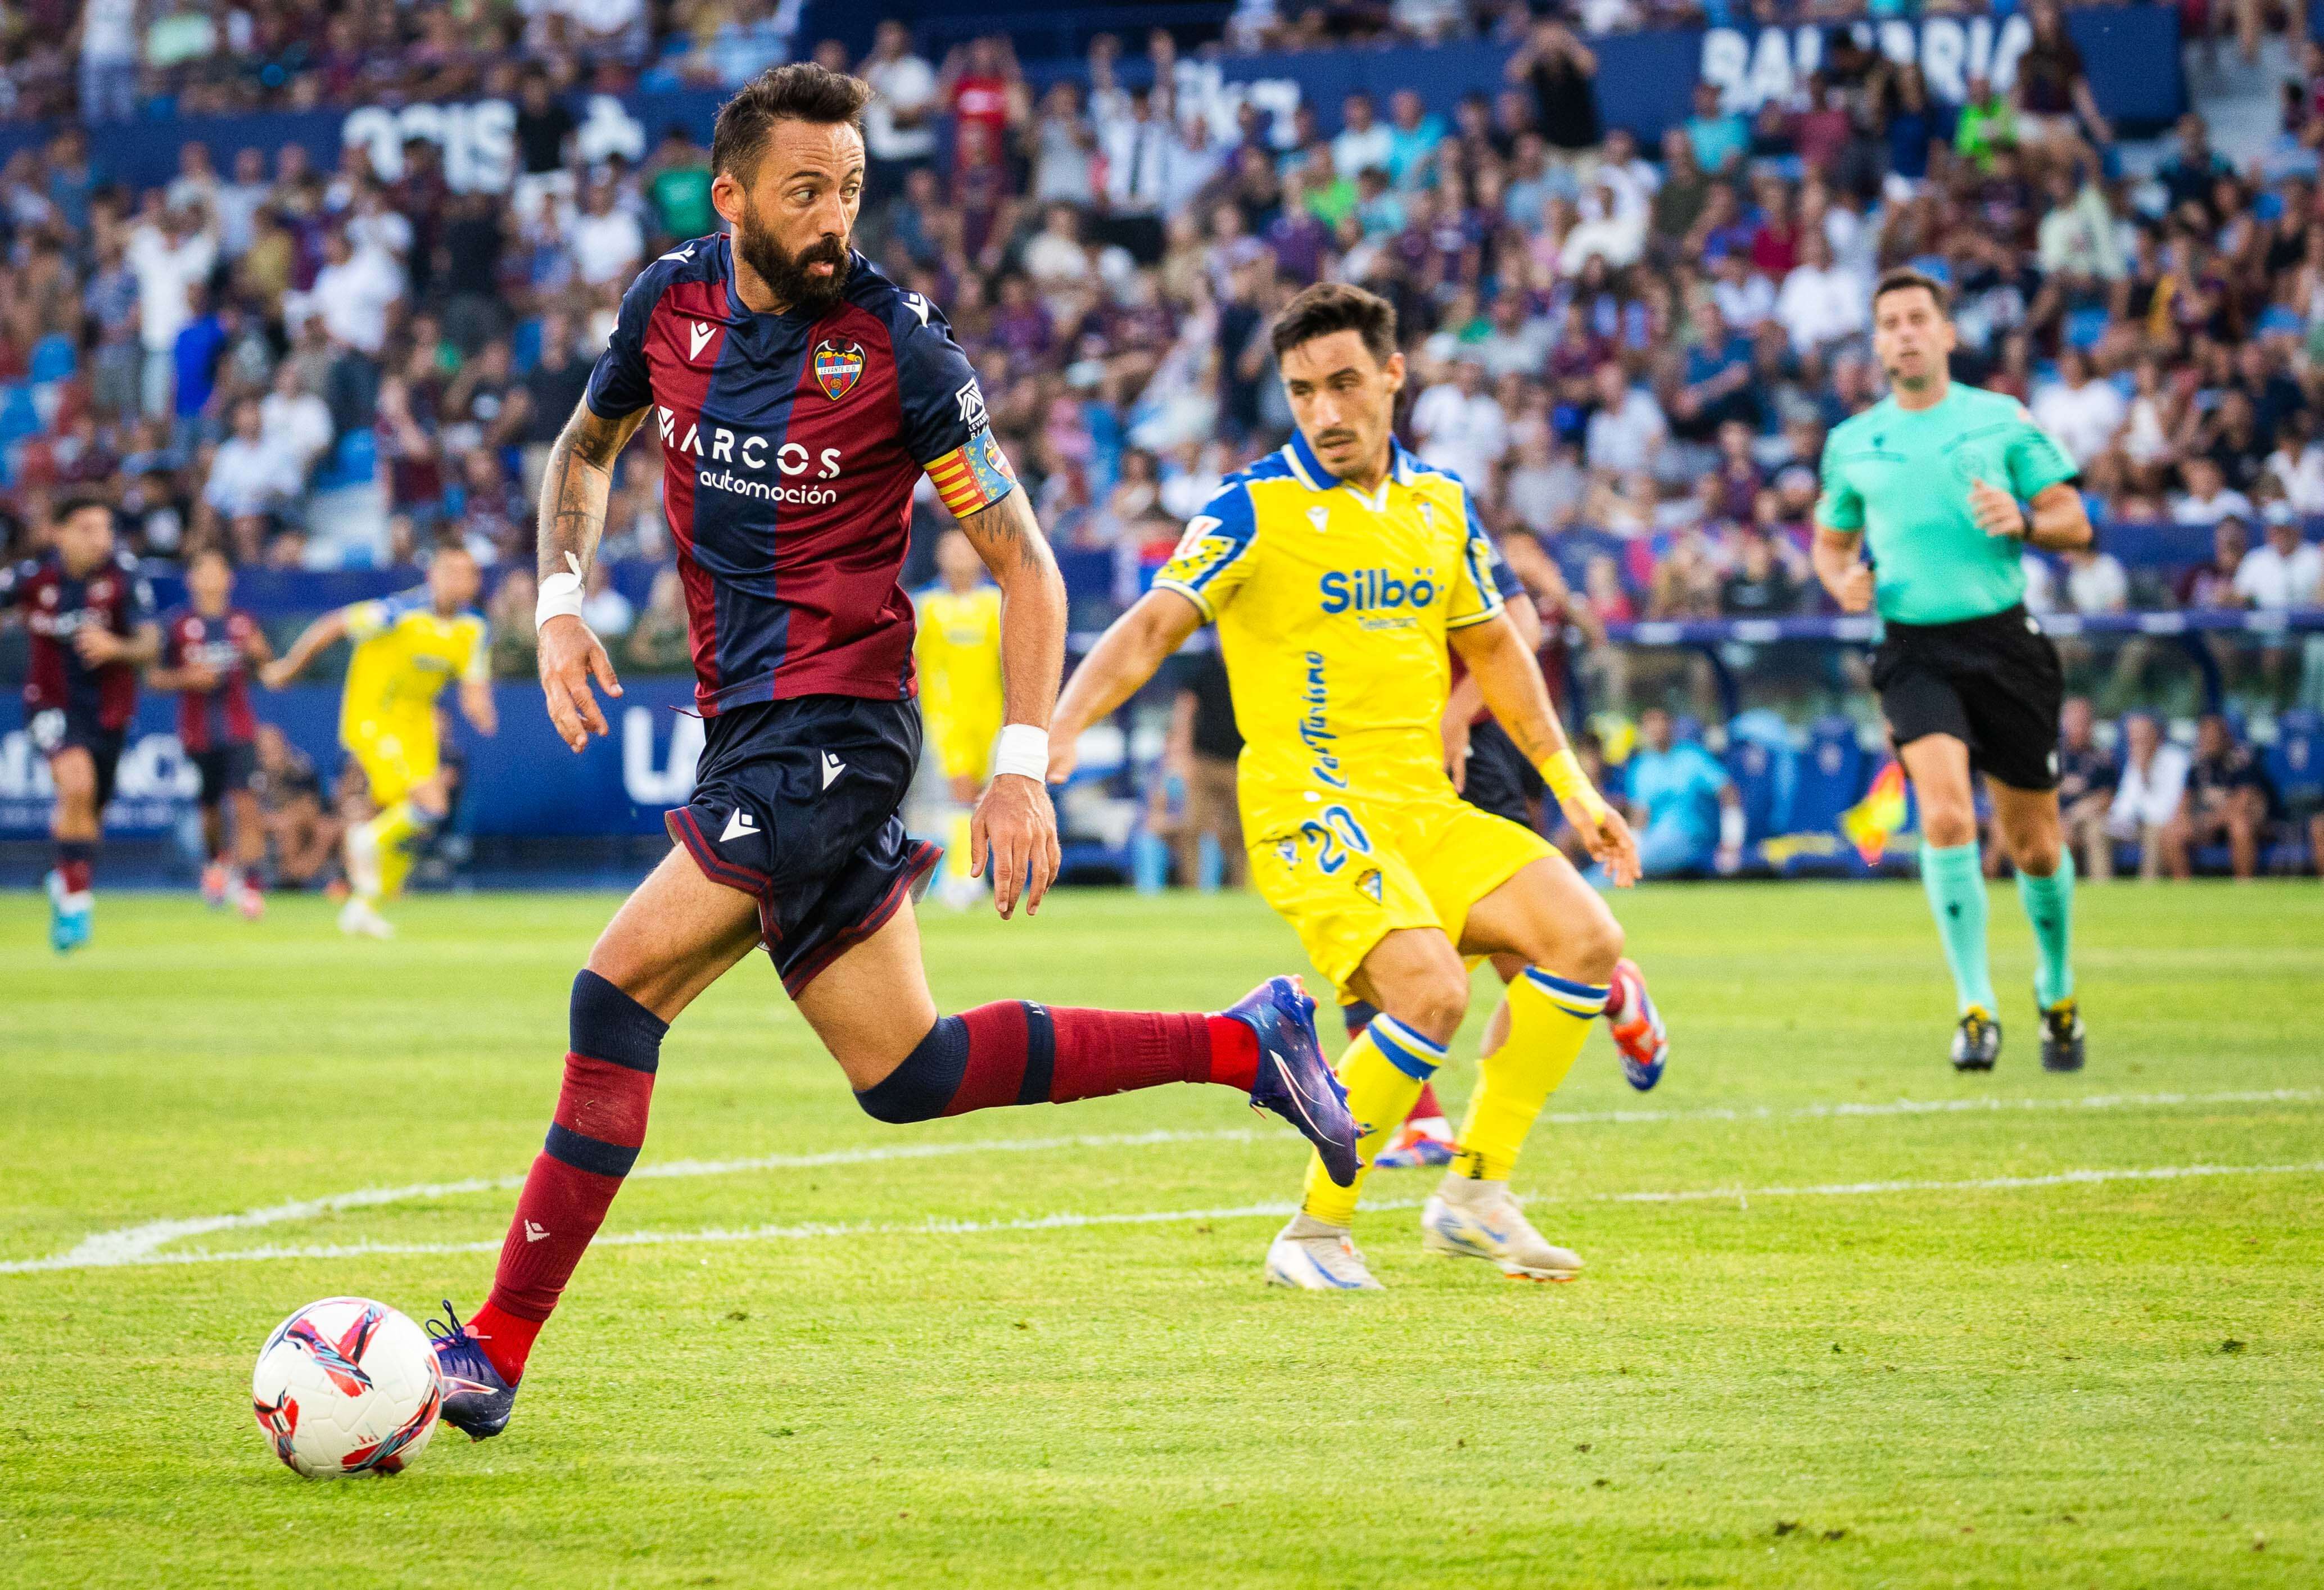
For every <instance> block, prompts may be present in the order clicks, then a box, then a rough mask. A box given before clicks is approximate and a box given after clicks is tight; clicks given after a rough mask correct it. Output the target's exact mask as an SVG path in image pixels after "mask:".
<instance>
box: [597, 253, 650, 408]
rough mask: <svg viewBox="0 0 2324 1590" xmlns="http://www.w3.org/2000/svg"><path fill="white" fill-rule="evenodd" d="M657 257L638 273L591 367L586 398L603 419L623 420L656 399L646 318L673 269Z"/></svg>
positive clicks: (624, 296)
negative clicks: (648, 358) (662, 267)
mask: <svg viewBox="0 0 2324 1590" xmlns="http://www.w3.org/2000/svg"><path fill="white" fill-rule="evenodd" d="M660 263H661V262H660V261H659V260H657V261H655V262H654V263H653V264H651V265H649V266H647V267H646V268H645V269H644V270H643V271H640V272H639V273H638V279H637V280H635V281H632V282H631V283H630V290H629V291H627V292H625V293H623V294H622V308H621V312H620V313H619V314H617V315H615V316H614V317H613V331H612V333H611V334H610V335H607V336H606V338H605V350H604V352H603V353H601V354H598V355H597V363H595V364H594V365H592V366H590V369H589V386H588V390H587V391H586V394H585V395H584V399H583V400H584V401H586V403H587V404H588V405H589V412H590V413H592V414H595V416H596V417H597V418H600V419H622V418H627V417H628V416H630V415H632V414H635V413H636V412H637V411H638V410H639V409H642V408H644V407H645V406H646V405H647V404H649V403H650V402H652V401H653V380H652V374H651V372H650V371H649V370H648V368H647V366H646V321H647V320H648V319H649V318H650V317H651V316H652V314H653V307H654V305H655V303H656V302H657V301H659V299H660V298H661V291H662V289H663V288H664V287H665V286H667V285H668V284H669V271H665V270H659V269H657V267H658V266H659V265H660Z"/></svg>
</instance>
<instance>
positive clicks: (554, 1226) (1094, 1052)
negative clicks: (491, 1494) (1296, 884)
mask: <svg viewBox="0 0 2324 1590" xmlns="http://www.w3.org/2000/svg"><path fill="white" fill-rule="evenodd" d="M883 904H885V905H886V908H887V909H889V910H890V911H891V912H892V914H890V915H888V916H887V917H886V918H885V920H884V921H882V922H881V924H880V925H878V926H877V927H876V928H873V929H871V931H870V932H869V933H868V934H867V935H866V936H864V937H863V938H862V940H861V941H860V942H855V943H853V945H852V946H851V947H849V948H848V949H846V950H845V951H844V952H842V953H840V954H839V955H838V956H837V957H836V958H835V959H834V960H831V961H830V962H829V963H828V964H827V965H825V966H823V967H822V968H821V969H820V970H819V971H814V972H810V973H807V974H806V975H807V978H808V979H809V980H807V981H805V982H800V981H799V980H798V979H799V976H800V973H799V971H798V967H797V965H796V964H794V965H793V966H791V967H790V968H788V969H787V970H790V971H791V972H792V973H793V997H794V998H795V999H796V1001H797V1002H798V1007H799V1012H800V1014H801V1015H803V1016H806V1017H807V1022H808V1024H809V1025H811V1026H813V1027H814V1028H815V1030H816V1035H817V1036H818V1037H820V1038H821V1039H822V1040H823V1043H824V1045H825V1048H827V1049H828V1050H830V1052H831V1053H832V1056H833V1058H835V1060H837V1061H838V1062H839V1064H840V1068H841V1069H842V1070H843V1071H844V1072H845V1073H846V1074H847V1079H848V1082H849V1084H850V1086H851V1087H853V1089H854V1090H855V1095H856V1098H857V1101H858V1102H859V1103H860V1104H862V1107H863V1108H864V1109H865V1111H866V1112H867V1113H869V1114H871V1115H872V1116H874V1117H877V1118H879V1119H881V1120H886V1121H917V1120H927V1119H933V1118H935V1117H940V1116H949V1115H962V1114H965V1113H966V1112H968V1111H970V1110H973V1109H986V1108H991V1107H999V1106H1007V1105H1018V1104H1039V1103H1047V1102H1056V1103H1062V1102H1065V1101H1066V1100H1068V1099H1075V1098H1100V1097H1102V1096H1104V1095H1106V1094H1111V1093H1121V1092H1127V1091H1129V1090H1130V1089H1138V1088H1150V1087H1155V1086H1157V1085H1159V1084H1161V1083H1164V1082H1220V1083H1224V1084H1226V1085H1228V1086H1230V1087H1233V1088H1235V1089H1239V1090H1240V1091H1241V1092H1243V1093H1244V1094H1245V1095H1246V1096H1247V1097H1248V1098H1250V1102H1251V1104H1252V1105H1253V1106H1255V1107H1259V1108H1262V1109H1269V1110H1272V1111H1274V1112H1275V1113H1276V1114H1277V1115H1280V1116H1282V1117H1284V1118H1285V1119H1286V1120H1287V1121H1289V1122H1290V1123H1291V1124H1292V1126H1295V1127H1296V1128H1297V1129H1298V1130H1299V1131H1300V1132H1301V1133H1302V1134H1303V1135H1305V1136H1306V1137H1307V1138H1308V1140H1309V1141H1310V1142H1311V1143H1314V1144H1315V1145H1316V1149H1317V1152H1318V1153H1323V1154H1328V1155H1330V1156H1331V1163H1333V1164H1335V1165H1337V1166H1339V1167H1340V1169H1341V1172H1342V1173H1343V1174H1344V1175H1345V1176H1346V1177H1347V1179H1349V1180H1351V1181H1352V1180H1353V1179H1354V1176H1355V1170H1356V1160H1355V1135H1356V1134H1355V1126H1354V1123H1353V1122H1352V1121H1351V1119H1350V1118H1349V1117H1348V1110H1347V1105H1346V1101H1345V1097H1344V1095H1343V1094H1342V1092H1341V1090H1340V1089H1339V1086H1338V1083H1337V1081H1336V1080H1335V1079H1333V1076H1332V1074H1331V1071H1329V1069H1328V1068H1327V1067H1326V1066H1325V1065H1324V1063H1323V1052H1322V1050H1321V1048H1320V1047H1319V1046H1318V1045H1317V1043H1316V1042H1315V1029H1314V1002H1313V1001H1312V1000H1310V999H1308V998H1307V997H1306V996H1305V995H1304V994H1303V993H1301V992H1300V990H1299V988H1298V986H1297V985H1296V982H1294V981H1293V980H1292V979H1288V978H1276V979H1269V980H1268V982H1266V983H1263V984H1261V985H1260V986H1259V988H1257V989H1255V990H1253V991H1252V993H1250V995H1249V996H1247V997H1244V998H1243V999H1242V1000H1240V1002H1238V1003H1237V1004H1235V1005H1233V1006H1230V1007H1229V1008H1228V1009H1226V1010H1224V1011H1222V1012H1218V1013H1215V1014H1211V1015H1203V1014H1200V1013H1194V1014H1163V1013H1154V1012H1142V1011H1115V1010H1075V1009H1061V1008H1052V1007H1050V1006H1043V1005H1038V1004H1035V1003H1032V1002H1030V1001H1025V1000H1009V1001H1003V1002H1001V1003H998V1004H993V1005H986V1006H980V1007H978V1008H977V1009H975V1010H972V1011H968V1012H965V1013H964V1014H963V1015H961V1016H943V1017H939V1016H937V1015H936V1006H935V1004H934V1001H933V1000H932V999H931V998H930V997H929V994H928V990H927V978H926V975H925V973H924V972H923V971H922V970H921V966H920V960H919V934H918V927H917V924H915V923H914V920H913V917H912V913H911V908H910V906H909V905H908V902H903V901H900V900H899V901H896V902H892V903H883ZM760 933H761V919H760V914H759V906H758V903H757V902H756V901H755V900H754V899H753V897H752V896H750V895H748V894H744V893H742V892H741V891H739V890H737V889H733V888H730V887H726V886H724V885H722V884H715V883H713V882H711V881H710V880H709V879H708V878H705V877H704V876H703V874H702V873H701V871H700V870H699V869H697V867H696V863H695V862H694V861H693V860H692V859H689V857H688V856H687V853H686V852H684V851H674V852H672V854H671V855H670V856H669V858H668V859H665V860H664V861H663V863H662V865H661V867H660V868H659V869H658V870H657V871H656V872H655V873H654V875H653V877H651V878H648V879H647V880H646V882H645V883H644V884H643V885H641V887H639V889H638V891H637V893H636V894H634V895H632V896H631V897H630V899H629V902H628V903H627V904H626V905H623V906H622V910H621V912H620V913H619V914H617V915H616V916H615V917H614V919H613V923H612V924H611V925H609V926H608V927H607V928H606V930H605V932H604V935H603V936H602V937H600V938H599V940H598V942H597V947H596V949H595V951H592V952H591V955H590V958H589V966H588V968H587V969H586V970H583V971H582V972H581V974H580V975H579V976H578V977H576V979H574V983H573V998H572V1006H571V1018H570V1033H571V1037H570V1043H569V1045H568V1049H567V1054H566V1058H565V1080H564V1086H563V1089H562V1090H561V1091H560V1093H559V1095H558V1104H557V1114H556V1117H555V1119H554V1121H553V1122H552V1124H551V1125H550V1126H549V1138H548V1141H547V1143H546V1144H543V1146H542V1149H541V1152H540V1153H539V1155H538V1156H537V1157H536V1158H535V1159H534V1161H533V1163H532V1169H531V1171H530V1172H529V1173H528V1174H527V1175H526V1178H525V1183H524V1189H523V1190H522V1191H521V1193H520V1194H519V1195H518V1198H517V1207H516V1213H515V1216H514V1218H512V1220H511V1222H510V1225H509V1232H508V1236H507V1238H506V1240H505V1241H503V1244H502V1246H501V1257H500V1263H499V1266H498V1268H497V1270H496V1272H495V1273H494V1276H493V1290H492V1293H491V1295H490V1296H489V1297H488V1298H487V1299H486V1300H485V1302H484V1307H483V1308H482V1309H479V1310H477V1311H476V1313H475V1317H474V1318H472V1319H469V1320H468V1321H467V1322H466V1325H465V1326H464V1325H463V1324H462V1323H461V1322H460V1320H459V1319H457V1316H456V1315H454V1314H453V1312H452V1308H451V1305H450V1304H449V1303H448V1302H447V1304H446V1306H445V1307H446V1318H445V1319H444V1321H443V1322H442V1323H441V1324H440V1325H439V1326H438V1328H437V1329H436V1330H435V1332H434V1334H435V1336H436V1337H437V1358H438V1364H439V1365H441V1366H442V1367H443V1370H444V1374H445V1378H446V1384H447V1391H446V1395H445V1400H444V1419H445V1420H446V1422H447V1423H449V1424H451V1425H452V1426H454V1427H455V1428H456V1429H463V1430H466V1431H467V1433H468V1434H469V1435H470V1436H471V1437H473V1438H476V1439H479V1440H481V1439H483V1438H484V1437H486V1436H492V1435H497V1434H499V1433H500V1431H501V1430H502V1429H503V1428H504V1427H505V1426H506V1425H507V1423H508V1419H509V1413H510V1411H511V1408H512V1404H513V1403H514V1401H515V1396H516V1391H517V1388H518V1386H519V1384H520V1383H521V1380H522V1377H523V1374H524V1367H525V1363H526V1360H527V1358H528V1357H529V1356H530V1353H531V1350H532V1345H533V1342H534V1340H535V1339H536V1338H537V1337H539V1333H540V1329H541V1327H542V1326H543V1325H544V1324H545V1323H546V1322H547V1321H548V1319H549V1315H550V1314H551V1312H552V1311H553V1310H555V1309H556V1308H557V1306H558V1300H559V1299H560V1298H561V1297H562V1295H563V1293H564V1290H565V1286H566V1283H567V1282H568V1281H569V1280H570V1279H571V1278H572V1274H573V1271H574V1268H575V1266H576V1265H577V1264H579V1263H580V1260H581V1255H582V1254H583V1253H584V1252H586V1250H587V1248H588V1246H589V1244H590V1242H591V1240H592V1239H593V1238H594V1237H595V1236H596V1234H597V1229H598V1227H599V1226H601V1225H602V1224H603V1223H604V1218H605V1213H606V1211H607V1209H610V1208H611V1207H612V1204H613V1198H614V1195H615V1194H616V1193H618V1192H619V1191H620V1190H621V1187H622V1181H623V1179H624V1178H625V1177H626V1176H627V1175H628V1174H629V1172H630V1169H631V1167H632V1165H633V1164H634V1163H636V1160H637V1156H638V1151H639V1149H640V1147H641V1145H642V1144H643V1143H644V1142H645V1130H646V1116H647V1111H648V1107H649V1106H650V1101H651V1098H652V1094H653V1079H654V1074H655V1071H656V1070H657V1068H658V1067H659V1062H660V1052H661V1042H662V1038H663V1036H664V1034H666V1033H667V1032H668V1031H669V1023H670V1022H671V1021H672V1020H674V1019H676V1017H677V1016H678V1013H679V1012H681V1011H683V1010H684V1009H685V1008H686V1007H687V1005H689V1004H691V1003H692V1002H693V1000H694V999H695V998H696V996H698V995H699V994H700V993H701V992H702V990H703V989H705V988H708V987H709V986H710V985H711V983H713V982H715V980H716V979H718V978H719V976H720V975H722V974H723V973H724V972H725V971H726V970H727V969H728V968H730V967H732V966H733V964H734V963H735V962H736V961H737V960H741V959H742V957H743V956H744V955H746V954H748V953H749V952H750V951H751V949H752V946H753V945H754V944H755V943H757V942H759V935H760Z"/></svg>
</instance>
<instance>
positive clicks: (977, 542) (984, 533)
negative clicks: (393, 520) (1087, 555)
mask: <svg viewBox="0 0 2324 1590" xmlns="http://www.w3.org/2000/svg"><path fill="white" fill-rule="evenodd" d="M960 528H961V530H962V533H964V535H966V536H967V537H968V539H969V544H970V545H971V546H973V547H975V548H976V551H977V556H980V557H982V558H983V559H984V566H985V567H986V568H988V569H991V571H992V575H993V578H995V579H997V580H999V581H1001V584H1004V585H1005V584H1008V576H1009V572H1010V571H1009V569H1008V568H1004V567H1003V566H1002V565H1004V564H1007V565H1011V566H1013V567H1014V568H1016V569H1018V570H1021V571H1023V572H1025V573H1027V574H1034V573H1037V572H1039V571H1040V570H1042V569H1044V568H1048V567H1052V566H1054V565H1055V564H1056V558H1055V557H1054V556H1051V554H1050V551H1049V541H1048V538H1047V537H1046V536H1044V535H1042V534H1041V525H1040V521H1039V520H1037V519H1035V518H1034V517H1033V505H1032V503H1031V502H1029V501H1027V500H1026V496H1025V488H1024V487H1022V486H1019V487H1018V488H1017V489H1016V490H1015V491H1013V492H1010V493H1009V495H1007V496H1006V497H1003V498H1002V499H1001V501H998V502H995V503H993V504H992V505H991V506H990V507H988V508H982V509H979V510H977V511H976V512H974V513H972V514H970V515H969V516H968V517H967V518H966V519H962V520H961V521H960Z"/></svg>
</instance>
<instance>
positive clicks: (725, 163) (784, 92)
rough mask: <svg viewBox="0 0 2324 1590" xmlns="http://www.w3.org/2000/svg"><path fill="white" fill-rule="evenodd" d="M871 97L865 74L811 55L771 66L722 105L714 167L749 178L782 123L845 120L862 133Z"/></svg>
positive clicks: (827, 123) (712, 149)
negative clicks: (819, 61)
mask: <svg viewBox="0 0 2324 1590" xmlns="http://www.w3.org/2000/svg"><path fill="white" fill-rule="evenodd" d="M870 100H871V84H869V83H867V82H865V81H864V80H863V79H862V78H853V77H850V76H848V75H847V74H846V73H845V72H835V71H833V70H831V69H829V68H828V67H821V66H817V65H816V63H815V62H813V61H811V60H797V61H793V62H791V64H790V65H788V66H776V67H769V68H768V69H766V70H765V71H762V72H761V73H760V74H759V75H758V76H757V77H755V78H752V79H751V80H750V81H749V82H747V83H745V84H743V85H742V92H741V93H739V94H737V95H735V96H734V97H733V98H732V99H730V100H728V101H727V102H726V103H725V105H724V106H722V107H720V109H719V112H718V124H717V125H716V126H715V128H714V129H712V131H711V134H710V168H711V170H714V171H722V172H729V171H731V172H732V173H733V175H734V176H735V177H736V178H738V179H741V180H742V181H745V182H747V181H749V180H750V179H751V174H752V172H753V171H755V170H758V165H759V156H760V155H761V154H762V153H764V152H765V151H766V147H767V133H768V131H769V129H770V128H771V127H773V125H774V124H776V123H777V122H812V123H814V124H816V125H817V126H824V127H828V126H833V125H835V124H838V123H841V122H844V123H846V124H848V125H849V126H851V127H853V128H854V129H855V130H856V131H857V132H859V133H860V132H862V130H863V106H865V105H866V104H867V103H869V102H870Z"/></svg>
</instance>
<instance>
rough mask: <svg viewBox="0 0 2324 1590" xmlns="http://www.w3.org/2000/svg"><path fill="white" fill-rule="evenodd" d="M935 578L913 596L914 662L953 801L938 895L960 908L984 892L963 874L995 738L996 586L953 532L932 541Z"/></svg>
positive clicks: (929, 730) (998, 666)
mask: <svg viewBox="0 0 2324 1590" xmlns="http://www.w3.org/2000/svg"><path fill="white" fill-rule="evenodd" d="M936 575H937V579H936V584H933V585H931V586H929V587H928V588H927V590H925V591H923V592H921V593H919V594H918V595H917V596H915V597H914V598H912V607H913V609H914V611H915V612H916V613H917V614H918V620H919V632H918V635H917V636H916V637H915V639H913V642H912V659H913V661H914V663H915V664H916V665H917V666H918V669H919V676H920V716H921V719H922V721H924V722H926V724H927V738H928V740H929V743H931V744H932V745H934V746H935V747H936V760H937V762H938V764H939V765H941V766H942V767H943V768H944V776H945V783H946V784H947V785H948V786H950V791H951V795H952V808H951V810H950V811H949V812H948V813H946V819H947V820H946V822H945V876H944V880H943V882H942V883H941V884H939V885H938V886H937V887H938V897H939V898H941V899H942V900H944V902H945V904H946V905H953V906H955V907H958V908H963V909H964V908H966V907H967V906H969V905H973V904H974V903H975V900H976V898H977V896H980V895H982V893H983V892H984V890H983V888H982V887H981V886H980V885H979V884H978V883H977V881H976V880H975V879H974V878H971V877H969V875H968V851H969V837H968V821H969V810H970V808H971V807H973V806H974V805H975V804H976V797H977V795H979V794H980V793H982V790H983V788H984V779H985V775H986V774H987V773H989V772H990V771H991V766H992V742H993V741H994V740H996V739H998V738H999V737H1000V734H1001V706H1002V704H1003V701H1002V692H1001V587H999V586H998V585H995V584H993V583H992V582H991V581H990V580H988V579H986V578H985V577H984V561H983V559H982V558H980V557H978V556H977V555H976V548H975V547H973V546H972V545H970V543H969V539H968V538H967V537H966V536H964V535H962V534H961V533H960V532H959V531H958V530H946V531H945V533H944V537H943V538H942V539H940V540H939V541H937V542H936Z"/></svg>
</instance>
